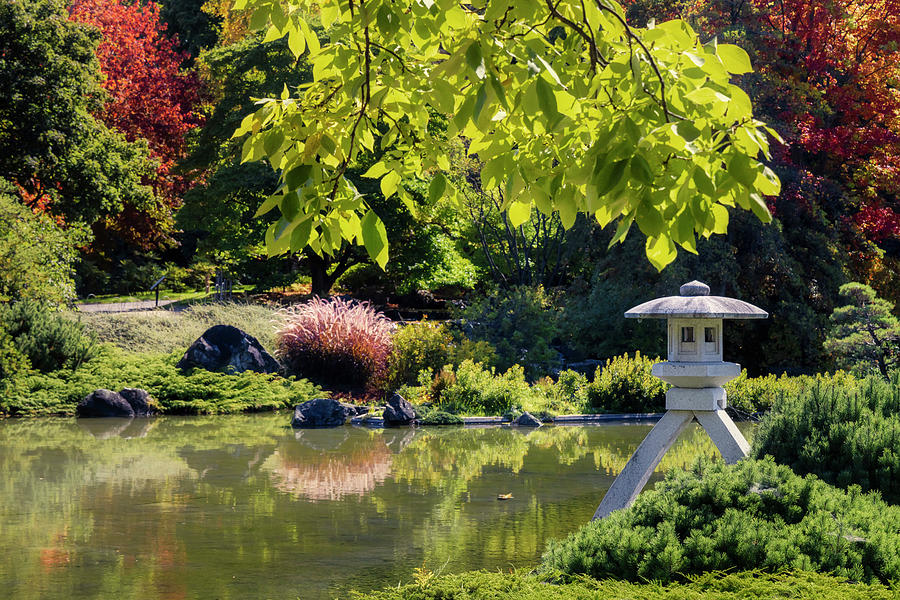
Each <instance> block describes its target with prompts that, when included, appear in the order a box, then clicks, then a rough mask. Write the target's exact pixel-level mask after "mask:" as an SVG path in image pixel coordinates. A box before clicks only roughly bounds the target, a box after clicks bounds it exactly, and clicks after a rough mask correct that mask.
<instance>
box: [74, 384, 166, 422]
mask: <svg viewBox="0 0 900 600" xmlns="http://www.w3.org/2000/svg"><path fill="white" fill-rule="evenodd" d="M153 407H154V403H153V399H152V398H150V394H149V393H148V392H147V391H146V390H141V389H137V388H125V389H123V390H122V391H121V392H113V391H112V390H105V389H100V390H94V391H93V392H91V393H90V394H88V395H87V396H85V397H84V400H82V401H81V402H79V403H78V406H77V407H75V414H77V415H78V416H79V417H126V418H129V417H149V416H150V415H152V414H153Z"/></svg>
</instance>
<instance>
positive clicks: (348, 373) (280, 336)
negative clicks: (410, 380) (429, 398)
mask: <svg viewBox="0 0 900 600" xmlns="http://www.w3.org/2000/svg"><path fill="white" fill-rule="evenodd" d="M280 312H281V316H282V319H283V325H282V327H281V328H280V329H279V330H278V332H277V333H276V341H275V353H276V355H277V356H278V358H279V359H280V360H281V362H282V364H284V366H285V367H286V368H287V370H288V371H289V372H291V373H294V374H296V375H301V376H303V377H307V378H309V379H311V380H313V381H316V382H317V383H320V384H322V385H328V386H331V387H332V388H335V389H352V388H366V389H370V390H371V389H373V388H375V387H377V386H378V385H379V384H380V383H381V381H382V379H383V377H384V374H385V371H386V366H387V360H388V357H389V356H390V353H391V347H392V344H393V337H392V335H393V324H392V323H391V321H390V320H389V319H388V318H387V317H385V316H384V314H383V313H380V312H378V311H376V310H375V309H374V308H372V305H371V304H369V303H368V302H356V301H353V300H343V299H341V298H331V299H329V300H323V299H322V298H319V297H318V296H316V297H314V298H313V299H312V300H310V301H309V302H306V303H304V304H297V305H294V306H291V307H289V308H286V309H283V310H282V311H280Z"/></svg>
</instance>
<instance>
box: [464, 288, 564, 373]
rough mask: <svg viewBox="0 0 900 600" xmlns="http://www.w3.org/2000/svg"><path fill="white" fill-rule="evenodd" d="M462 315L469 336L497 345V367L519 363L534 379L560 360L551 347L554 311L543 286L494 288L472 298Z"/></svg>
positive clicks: (505, 367)
mask: <svg viewBox="0 0 900 600" xmlns="http://www.w3.org/2000/svg"><path fill="white" fill-rule="evenodd" d="M461 316H462V318H463V319H464V320H465V321H466V323H467V327H468V331H467V334H468V336H469V337H470V338H471V339H473V340H484V341H487V342H489V343H490V344H491V345H493V346H494V348H496V350H497V368H498V369H501V370H505V369H508V368H510V367H512V366H513V365H516V364H518V365H522V366H523V367H524V369H525V374H526V375H527V376H528V378H529V379H530V380H535V379H537V378H539V377H541V376H542V375H545V374H547V373H548V372H549V371H550V370H552V369H553V368H554V367H555V366H557V364H558V362H559V354H558V353H557V352H556V351H555V350H553V348H551V347H550V344H551V342H552V341H553V338H554V336H555V335H556V312H555V309H554V308H553V306H552V303H551V301H550V297H549V296H548V294H547V292H545V291H544V288H542V287H528V286H520V287H516V288H512V289H510V290H502V291H497V290H495V291H493V292H491V293H489V294H487V295H485V296H483V297H480V298H478V299H477V300H475V301H474V302H472V303H471V304H470V305H469V306H468V307H467V308H466V309H465V310H464V311H463V312H462V314H461Z"/></svg>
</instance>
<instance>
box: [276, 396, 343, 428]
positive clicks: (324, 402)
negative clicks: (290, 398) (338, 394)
mask: <svg viewBox="0 0 900 600" xmlns="http://www.w3.org/2000/svg"><path fill="white" fill-rule="evenodd" d="M356 412H357V410H356V407H355V406H353V405H352V404H345V403H343V402H338V401H337V400H334V399H332V398H316V399H315V400H309V401H308V402H304V403H303V404H298V405H297V406H295V407H294V418H293V419H291V427H294V428H295V429H305V428H309V427H339V426H341V425H343V424H344V423H346V422H347V419H349V418H350V417H354V416H356Z"/></svg>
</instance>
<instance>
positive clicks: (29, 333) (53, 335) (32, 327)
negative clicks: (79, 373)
mask: <svg viewBox="0 0 900 600" xmlns="http://www.w3.org/2000/svg"><path fill="white" fill-rule="evenodd" d="M0 330H3V331H5V332H6V333H7V335H9V337H10V338H12V340H13V343H14V344H15V347H16V349H18V351H19V352H20V353H22V354H23V355H24V356H25V357H27V358H28V362H29V364H30V365H31V367H32V368H34V369H37V370H38V371H41V372H44V373H47V372H50V371H55V370H56V369H75V368H77V367H78V366H79V365H81V364H82V363H83V362H85V361H86V360H89V359H90V358H91V357H93V356H96V354H97V351H98V346H97V341H96V339H95V338H94V336H93V335H91V334H89V333H86V332H85V331H84V326H83V325H82V324H81V323H78V322H76V321H72V320H70V319H66V318H64V317H63V316H62V315H60V314H59V313H57V312H52V311H51V310H50V309H49V308H48V307H47V306H46V305H44V304H41V303H39V302H30V301H22V302H16V303H14V304H4V305H0Z"/></svg>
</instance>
